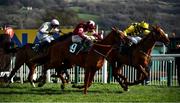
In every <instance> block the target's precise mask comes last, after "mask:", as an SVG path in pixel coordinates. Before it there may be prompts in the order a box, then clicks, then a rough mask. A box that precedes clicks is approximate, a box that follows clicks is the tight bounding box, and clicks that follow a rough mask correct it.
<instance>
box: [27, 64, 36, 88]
mask: <svg viewBox="0 0 180 103" xmlns="http://www.w3.org/2000/svg"><path fill="white" fill-rule="evenodd" d="M28 67H29V70H30V72H29V75H28V81H29V82H30V83H31V85H32V86H33V87H36V85H35V84H34V80H33V75H34V73H35V72H34V71H35V69H36V67H35V65H31V66H30V65H28Z"/></svg>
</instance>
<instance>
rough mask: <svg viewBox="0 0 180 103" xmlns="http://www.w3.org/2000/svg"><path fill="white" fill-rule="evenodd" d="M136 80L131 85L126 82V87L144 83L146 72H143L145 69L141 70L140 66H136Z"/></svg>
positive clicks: (146, 76)
mask: <svg viewBox="0 0 180 103" xmlns="http://www.w3.org/2000/svg"><path fill="white" fill-rule="evenodd" d="M136 68H137V70H138V71H137V78H138V80H135V81H134V82H133V83H129V82H128V85H137V84H139V83H142V82H144V80H145V79H146V78H148V72H147V71H146V70H145V68H143V67H142V66H141V65H140V66H137V67H136Z"/></svg>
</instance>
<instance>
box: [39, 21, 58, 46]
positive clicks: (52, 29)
mask: <svg viewBox="0 0 180 103" xmlns="http://www.w3.org/2000/svg"><path fill="white" fill-rule="evenodd" d="M58 27H59V21H58V20H57V19H52V20H51V22H45V23H43V24H42V25H41V27H40V28H39V29H38V33H37V38H38V39H39V40H40V43H41V44H40V45H41V47H43V46H45V45H49V43H51V41H53V40H54V37H53V33H59V32H60V30H59V28H58Z"/></svg>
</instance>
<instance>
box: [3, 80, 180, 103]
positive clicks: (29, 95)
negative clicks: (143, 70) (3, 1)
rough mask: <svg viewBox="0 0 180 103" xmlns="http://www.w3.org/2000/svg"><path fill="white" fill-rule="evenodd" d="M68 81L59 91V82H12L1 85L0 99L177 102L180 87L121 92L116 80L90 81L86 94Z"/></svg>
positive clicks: (141, 88) (148, 88)
mask: <svg viewBox="0 0 180 103" xmlns="http://www.w3.org/2000/svg"><path fill="white" fill-rule="evenodd" d="M82 93H83V92H82V90H79V89H75V88H71V84H68V85H67V86H66V88H65V90H64V91H60V87H59V84H46V85H45V86H44V87H42V88H32V87H31V85H30V84H28V83H25V84H18V83H15V84H11V86H10V87H9V88H5V87H1V88H0V98H1V99H0V102H131V101H133V102H139V101H140V102H179V101H180V88H179V87H162V86H141V85H137V86H131V87H130V91H128V92H124V91H123V90H122V88H121V87H119V85H118V84H95V83H94V84H93V85H92V86H91V87H90V88H89V89H88V94H87V95H83V94H82Z"/></svg>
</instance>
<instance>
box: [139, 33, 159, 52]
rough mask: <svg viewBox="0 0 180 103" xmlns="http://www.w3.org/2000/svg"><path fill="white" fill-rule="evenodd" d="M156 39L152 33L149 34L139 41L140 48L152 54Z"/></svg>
mask: <svg viewBox="0 0 180 103" xmlns="http://www.w3.org/2000/svg"><path fill="white" fill-rule="evenodd" d="M155 42H156V41H155V40H154V39H153V37H152V35H151V34H149V35H148V36H147V37H146V38H144V40H143V41H142V42H140V43H139V48H140V49H141V50H143V52H145V53H147V54H149V55H150V54H151V52H152V49H153V47H154V45H155Z"/></svg>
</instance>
